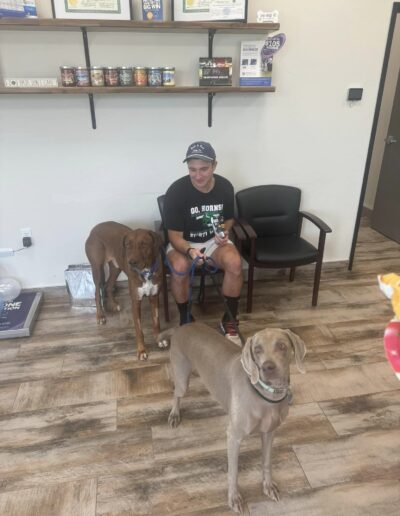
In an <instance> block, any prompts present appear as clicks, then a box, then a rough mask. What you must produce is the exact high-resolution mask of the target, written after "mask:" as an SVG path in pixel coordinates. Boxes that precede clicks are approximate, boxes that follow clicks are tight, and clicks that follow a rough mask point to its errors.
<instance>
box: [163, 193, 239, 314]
mask: <svg viewBox="0 0 400 516" xmlns="http://www.w3.org/2000/svg"><path fill="white" fill-rule="evenodd" d="M164 202H165V195H160V196H159V197H157V203H158V209H159V210H160V215H161V227H160V228H159V232H160V233H161V237H162V239H163V242H164V249H166V248H167V245H168V242H169V239H168V231H167V229H166V225H165V219H164ZM232 234H233V237H234V240H235V243H236V246H237V247H238V249H239V252H240V250H241V243H242V242H243V241H245V240H246V236H245V234H244V231H243V229H242V227H241V226H240V225H239V224H238V223H235V224H234V226H233V228H232ZM168 274H169V269H168V267H167V265H166V264H165V263H164V260H163V261H162V286H163V301H164V316H165V320H166V321H167V322H169V320H170V319H169V305H168V282H167V275H168ZM207 274H208V272H207V271H206V270H205V269H204V268H203V267H201V268H198V269H196V270H195V276H200V285H199V292H198V295H197V302H198V303H203V301H204V293H205V277H206V275H207Z"/></svg>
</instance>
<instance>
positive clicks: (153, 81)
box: [147, 66, 162, 86]
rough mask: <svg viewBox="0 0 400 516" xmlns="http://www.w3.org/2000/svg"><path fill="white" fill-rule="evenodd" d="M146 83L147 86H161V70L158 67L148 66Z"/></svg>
mask: <svg viewBox="0 0 400 516" xmlns="http://www.w3.org/2000/svg"><path fill="white" fill-rule="evenodd" d="M147 81H148V83H149V86H161V85H162V68H161V67H160V66H150V68H149V69H148V70H147Z"/></svg>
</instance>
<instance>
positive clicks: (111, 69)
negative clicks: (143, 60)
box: [104, 66, 119, 86]
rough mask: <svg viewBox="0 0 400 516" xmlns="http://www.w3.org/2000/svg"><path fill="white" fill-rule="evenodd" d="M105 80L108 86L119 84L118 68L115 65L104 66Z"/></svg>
mask: <svg viewBox="0 0 400 516" xmlns="http://www.w3.org/2000/svg"><path fill="white" fill-rule="evenodd" d="M104 81H105V83H106V86H118V85H119V77H118V68H117V67H115V66H106V67H105V68H104Z"/></svg>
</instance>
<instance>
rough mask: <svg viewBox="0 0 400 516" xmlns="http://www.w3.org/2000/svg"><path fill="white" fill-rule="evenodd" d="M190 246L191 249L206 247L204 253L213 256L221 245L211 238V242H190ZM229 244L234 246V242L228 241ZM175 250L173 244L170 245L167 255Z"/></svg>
mask: <svg viewBox="0 0 400 516" xmlns="http://www.w3.org/2000/svg"><path fill="white" fill-rule="evenodd" d="M188 244H189V246H190V247H193V248H194V249H203V247H205V248H206V250H205V251H204V254H205V255H206V256H212V254H213V252H214V251H215V250H216V249H217V248H218V247H219V245H218V244H217V242H216V241H215V239H214V238H211V239H210V240H207V241H206V242H188ZM227 244H232V245H233V242H231V241H230V240H228V242H227ZM173 249H174V247H173V246H172V244H168V246H167V250H166V253H167V254H168V253H169V252H170V251H172V250H173Z"/></svg>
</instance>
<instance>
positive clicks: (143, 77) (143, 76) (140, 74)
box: [133, 66, 147, 86]
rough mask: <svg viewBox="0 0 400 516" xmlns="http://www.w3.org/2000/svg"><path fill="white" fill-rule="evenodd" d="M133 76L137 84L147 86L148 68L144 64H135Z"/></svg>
mask: <svg viewBox="0 0 400 516" xmlns="http://www.w3.org/2000/svg"><path fill="white" fill-rule="evenodd" d="M133 76H134V82H135V85H136V86H147V69H146V68H145V67H144V66H135V68H134V69H133Z"/></svg>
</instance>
